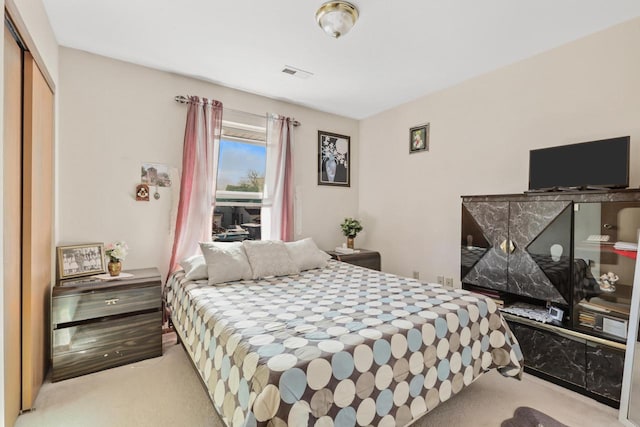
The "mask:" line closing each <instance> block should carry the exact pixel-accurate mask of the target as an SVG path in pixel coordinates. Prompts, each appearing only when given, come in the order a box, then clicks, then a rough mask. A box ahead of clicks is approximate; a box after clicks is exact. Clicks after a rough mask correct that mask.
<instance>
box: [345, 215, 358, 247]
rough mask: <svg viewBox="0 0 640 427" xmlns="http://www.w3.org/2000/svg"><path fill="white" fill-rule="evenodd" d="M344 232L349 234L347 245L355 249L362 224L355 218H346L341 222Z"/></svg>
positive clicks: (346, 234)
mask: <svg viewBox="0 0 640 427" xmlns="http://www.w3.org/2000/svg"><path fill="white" fill-rule="evenodd" d="M340 228H341V229H342V234H344V235H345V236H347V247H348V248H350V249H353V248H354V246H355V238H356V236H357V235H358V233H359V232H361V231H362V224H360V221H359V220H357V219H354V218H345V219H344V221H342V224H340Z"/></svg>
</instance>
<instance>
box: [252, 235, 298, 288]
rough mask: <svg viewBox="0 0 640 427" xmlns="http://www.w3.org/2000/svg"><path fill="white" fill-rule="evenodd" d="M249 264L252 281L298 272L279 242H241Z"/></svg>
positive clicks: (285, 249) (287, 252) (282, 244)
mask: <svg viewBox="0 0 640 427" xmlns="http://www.w3.org/2000/svg"><path fill="white" fill-rule="evenodd" d="M242 244H243V245H244V249H245V251H246V253H247V258H249V264H251V270H252V271H253V278H254V279H262V278H263V277H268V276H286V275H289V274H298V273H300V270H299V269H298V267H297V266H296V264H295V263H294V262H293V260H292V259H291V257H290V256H289V251H287V248H286V247H285V245H284V243H283V242H281V241H279V240H245V241H244V242H242Z"/></svg>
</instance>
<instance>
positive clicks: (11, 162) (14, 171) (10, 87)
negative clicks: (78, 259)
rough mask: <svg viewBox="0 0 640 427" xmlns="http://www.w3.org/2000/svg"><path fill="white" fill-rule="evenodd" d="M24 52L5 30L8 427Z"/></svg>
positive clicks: (15, 331) (16, 342) (16, 359)
mask: <svg viewBox="0 0 640 427" xmlns="http://www.w3.org/2000/svg"><path fill="white" fill-rule="evenodd" d="M21 92H22V49H20V47H19V46H18V43H17V42H16V41H15V40H14V38H13V36H12V35H11V33H10V32H9V30H8V29H7V27H6V26H5V29H4V106H3V108H4V135H3V149H4V159H3V174H4V176H3V178H4V186H3V192H2V197H3V202H4V212H3V213H4V224H3V230H4V232H3V237H2V240H3V241H2V244H3V247H4V259H3V260H2V262H3V267H4V277H3V283H4V285H3V298H4V301H3V304H4V331H3V332H4V333H3V339H4V405H5V412H4V425H5V426H12V425H13V424H14V423H15V420H16V418H17V417H18V413H19V412H20V370H21V362H20V281H21V274H22V272H21V268H22V263H21V259H22V257H21V253H20V252H21V239H22V236H21V224H22V208H21V207H22V123H21V120H22V93H21Z"/></svg>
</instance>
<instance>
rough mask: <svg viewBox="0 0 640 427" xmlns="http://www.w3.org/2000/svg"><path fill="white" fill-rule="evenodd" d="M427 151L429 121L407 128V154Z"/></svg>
mask: <svg viewBox="0 0 640 427" xmlns="http://www.w3.org/2000/svg"><path fill="white" fill-rule="evenodd" d="M421 151H429V123H425V124H423V125H419V126H414V127H412V128H411V129H409V154H413V153H419V152H421Z"/></svg>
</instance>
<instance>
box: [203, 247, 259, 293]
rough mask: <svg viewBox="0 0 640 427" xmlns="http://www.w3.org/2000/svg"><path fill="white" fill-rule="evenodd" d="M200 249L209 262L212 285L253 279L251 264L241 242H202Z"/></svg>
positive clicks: (208, 267)
mask: <svg viewBox="0 0 640 427" xmlns="http://www.w3.org/2000/svg"><path fill="white" fill-rule="evenodd" d="M200 249H201V250H202V254H203V255H204V259H205V260H206V262H207V273H208V276H209V284H210V285H216V284H218V283H226V282H234V281H236V280H250V279H251V275H252V274H251V266H250V265H249V261H248V260H247V255H246V254H245V252H244V247H243V246H242V243H241V242H231V243H214V242H202V243H200Z"/></svg>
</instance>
